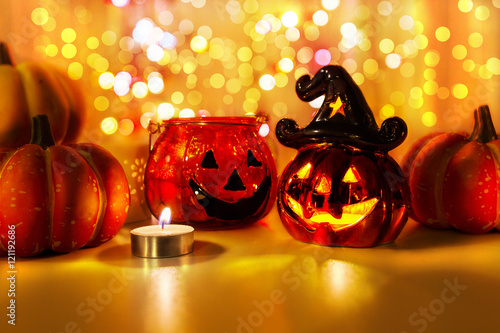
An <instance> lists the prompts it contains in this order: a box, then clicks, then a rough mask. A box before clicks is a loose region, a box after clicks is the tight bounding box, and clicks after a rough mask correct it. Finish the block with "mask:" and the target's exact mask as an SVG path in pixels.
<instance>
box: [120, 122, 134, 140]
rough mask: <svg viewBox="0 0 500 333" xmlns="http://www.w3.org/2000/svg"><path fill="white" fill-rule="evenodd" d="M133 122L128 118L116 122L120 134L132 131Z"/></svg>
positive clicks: (128, 133) (127, 133)
mask: <svg viewBox="0 0 500 333" xmlns="http://www.w3.org/2000/svg"><path fill="white" fill-rule="evenodd" d="M134 127H135V126H134V122H133V121H132V120H130V119H123V120H121V121H120V123H119V124H118V131H119V132H120V133H121V134H122V135H125V136H127V135H130V134H132V133H133V132H134Z"/></svg>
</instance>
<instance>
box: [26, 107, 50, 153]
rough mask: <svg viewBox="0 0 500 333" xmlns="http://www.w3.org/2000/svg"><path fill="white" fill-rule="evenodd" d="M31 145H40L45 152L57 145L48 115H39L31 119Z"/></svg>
mask: <svg viewBox="0 0 500 333" xmlns="http://www.w3.org/2000/svg"><path fill="white" fill-rule="evenodd" d="M30 144H34V145H39V146H40V147H42V148H43V149H44V150H45V149H47V148H48V147H50V146H53V145H55V144H56V142H55V141H54V137H53V136H52V131H51V130H50V123H49V117H47V115H45V114H39V115H36V116H34V117H33V118H31V140H30Z"/></svg>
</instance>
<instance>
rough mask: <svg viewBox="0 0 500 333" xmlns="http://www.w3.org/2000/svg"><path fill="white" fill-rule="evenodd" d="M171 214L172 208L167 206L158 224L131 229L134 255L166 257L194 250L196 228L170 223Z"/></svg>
mask: <svg viewBox="0 0 500 333" xmlns="http://www.w3.org/2000/svg"><path fill="white" fill-rule="evenodd" d="M170 216H171V214H170V208H165V209H164V210H163V211H162V213H161V215H160V220H159V223H158V224H155V225H148V226H144V227H139V228H136V229H133V230H132V231H130V235H131V246H132V254H133V255H135V256H138V257H145V258H166V257H176V256H180V255H183V254H187V253H190V252H192V251H193V245H194V228H193V227H190V226H187V225H180V224H170V219H171V217H170Z"/></svg>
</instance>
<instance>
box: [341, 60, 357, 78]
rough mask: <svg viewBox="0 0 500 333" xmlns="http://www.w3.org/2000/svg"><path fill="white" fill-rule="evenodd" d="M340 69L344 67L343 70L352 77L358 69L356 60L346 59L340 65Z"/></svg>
mask: <svg viewBox="0 0 500 333" xmlns="http://www.w3.org/2000/svg"><path fill="white" fill-rule="evenodd" d="M342 67H344V68H345V70H346V71H347V72H348V73H349V74H351V75H352V74H353V73H354V72H355V71H356V69H357V68H358V64H357V63H356V60H354V59H346V60H344V62H343V63H342Z"/></svg>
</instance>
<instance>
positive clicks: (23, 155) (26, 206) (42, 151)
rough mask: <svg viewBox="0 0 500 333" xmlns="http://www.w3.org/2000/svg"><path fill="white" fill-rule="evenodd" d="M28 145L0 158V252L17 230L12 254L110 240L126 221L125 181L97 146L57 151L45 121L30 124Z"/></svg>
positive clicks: (127, 198)
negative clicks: (9, 232) (31, 131)
mask: <svg viewBox="0 0 500 333" xmlns="http://www.w3.org/2000/svg"><path fill="white" fill-rule="evenodd" d="M33 124H34V131H33V135H32V139H31V142H30V144H27V145H24V146H22V147H21V148H18V149H17V150H15V151H10V152H7V153H6V152H5V151H3V152H2V153H1V154H0V158H1V159H0V212H1V213H0V248H1V249H2V250H3V251H6V250H7V249H8V245H9V242H8V231H9V230H10V229H12V228H13V227H12V225H15V254H16V255H17V256H34V255H37V254H39V253H41V252H42V251H44V250H45V249H51V250H53V251H55V252H61V253H64V252H70V251H73V250H77V249H79V248H81V247H83V246H97V245H99V244H102V243H104V242H106V241H108V240H110V239H111V238H113V237H114V236H115V235H116V234H117V233H118V231H119V230H120V228H121V227H122V225H123V223H124V222H125V219H126V217H127V212H128V208H129V204H130V195H129V188H128V183H127V178H126V175H125V172H124V171H123V168H122V167H121V165H120V163H119V162H118V161H117V160H116V159H115V158H114V157H113V156H112V155H111V154H110V153H109V152H108V151H106V150H105V149H103V148H101V147H100V146H98V145H96V144H91V143H82V144H77V145H56V144H54V140H53V138H52V136H51V135H50V126H49V123H48V121H47V116H45V115H39V116H36V117H34V118H33Z"/></svg>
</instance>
